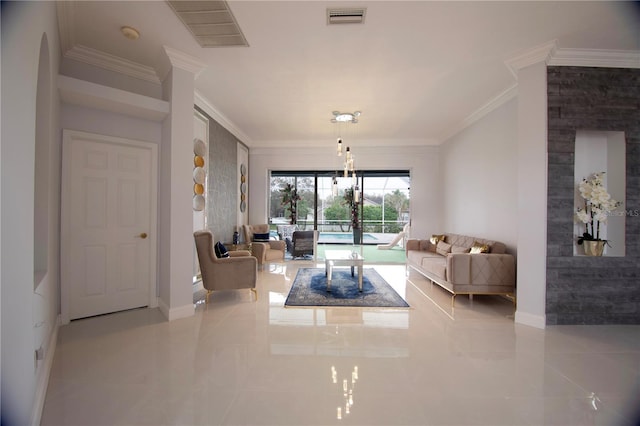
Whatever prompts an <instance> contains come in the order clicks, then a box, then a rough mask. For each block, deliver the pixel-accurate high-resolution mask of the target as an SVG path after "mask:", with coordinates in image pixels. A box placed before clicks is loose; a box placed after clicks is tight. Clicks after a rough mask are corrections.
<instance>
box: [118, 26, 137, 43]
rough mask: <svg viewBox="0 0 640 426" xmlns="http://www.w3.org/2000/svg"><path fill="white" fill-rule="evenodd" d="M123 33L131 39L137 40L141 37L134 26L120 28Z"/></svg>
mask: <svg viewBox="0 0 640 426" xmlns="http://www.w3.org/2000/svg"><path fill="white" fill-rule="evenodd" d="M120 31H121V32H122V35H124V36H125V37H126V38H128V39H129V40H137V39H138V38H139V37H140V33H139V32H138V30H136V29H135V28H133V27H128V26H126V25H125V26H124V27H121V28H120Z"/></svg>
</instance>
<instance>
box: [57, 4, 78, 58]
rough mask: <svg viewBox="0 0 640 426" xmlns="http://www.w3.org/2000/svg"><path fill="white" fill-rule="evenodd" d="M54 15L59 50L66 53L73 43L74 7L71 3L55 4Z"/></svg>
mask: <svg viewBox="0 0 640 426" xmlns="http://www.w3.org/2000/svg"><path fill="white" fill-rule="evenodd" d="M56 14H57V15H58V35H59V37H60V50H61V51H62V52H66V51H67V50H69V49H71V48H72V47H73V46H74V45H75V44H76V43H75V41H76V40H75V22H76V20H75V15H76V6H75V2H72V1H58V2H56Z"/></svg>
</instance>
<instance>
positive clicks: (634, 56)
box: [547, 48, 640, 68]
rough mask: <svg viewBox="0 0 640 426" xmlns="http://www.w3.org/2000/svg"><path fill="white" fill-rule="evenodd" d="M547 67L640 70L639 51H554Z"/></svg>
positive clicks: (560, 49)
mask: <svg viewBox="0 0 640 426" xmlns="http://www.w3.org/2000/svg"><path fill="white" fill-rule="evenodd" d="M547 65H556V66H575V67H600V68H640V51H639V50H604V49H562V48H559V49H556V50H555V51H554V52H553V55H551V57H550V58H549V60H548V61H547Z"/></svg>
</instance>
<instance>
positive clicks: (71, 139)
mask: <svg viewBox="0 0 640 426" xmlns="http://www.w3.org/2000/svg"><path fill="white" fill-rule="evenodd" d="M156 162H157V146H156V145H155V144H151V143H147V142H139V141H131V140H126V139H121V138H113V137H108V136H102V135H94V134H89V133H84V132H75V131H67V130H65V132H64V145H63V182H62V218H61V219H62V236H63V238H62V244H63V246H62V271H61V272H62V288H61V290H62V291H61V302H62V303H61V311H62V320H63V322H67V321H68V320H73V319H77V318H84V317H89V316H94V315H100V314H105V313H110V312H117V311H122V310H125V309H132V308H138V307H143V306H150V305H154V303H157V302H155V259H156V256H155V254H156V246H155V241H156V238H155V233H156V170H157V169H156Z"/></svg>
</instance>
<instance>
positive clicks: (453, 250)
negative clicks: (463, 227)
mask: <svg viewBox="0 0 640 426" xmlns="http://www.w3.org/2000/svg"><path fill="white" fill-rule="evenodd" d="M469 250H470V249H469V247H462V246H451V253H469Z"/></svg>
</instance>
